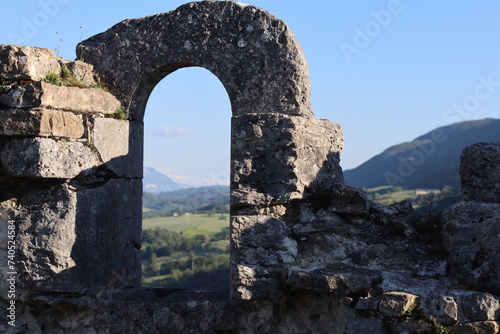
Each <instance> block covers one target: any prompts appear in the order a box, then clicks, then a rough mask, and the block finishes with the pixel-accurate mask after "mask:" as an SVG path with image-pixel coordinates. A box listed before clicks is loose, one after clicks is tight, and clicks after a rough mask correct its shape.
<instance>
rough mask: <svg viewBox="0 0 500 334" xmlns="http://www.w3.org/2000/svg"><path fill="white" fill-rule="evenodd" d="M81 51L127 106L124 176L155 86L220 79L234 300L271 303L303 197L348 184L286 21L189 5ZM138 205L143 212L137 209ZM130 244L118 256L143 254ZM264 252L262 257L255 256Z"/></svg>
mask: <svg viewBox="0 0 500 334" xmlns="http://www.w3.org/2000/svg"><path fill="white" fill-rule="evenodd" d="M77 54H78V56H79V58H80V59H84V60H85V62H88V63H90V64H92V65H93V66H94V69H95V71H96V72H97V73H98V75H99V76H100V77H101V78H102V79H103V80H104V82H105V83H106V84H107V85H108V87H109V89H110V92H111V93H113V94H114V95H115V96H116V97H117V98H118V99H119V100H120V101H121V103H122V105H123V106H125V107H126V108H127V109H128V112H129V114H128V120H129V122H128V123H127V124H128V125H127V126H128V129H129V130H128V131H129V133H128V142H126V140H125V141H124V142H126V143H124V144H123V145H128V146H127V147H126V148H124V149H122V150H121V151H122V152H126V154H124V155H121V156H117V157H116V158H114V159H113V160H112V161H109V162H106V166H107V168H109V169H112V170H113V175H116V176H119V177H121V178H125V179H136V180H137V179H140V178H141V177H142V158H143V146H142V145H143V139H144V136H143V132H144V129H143V116H144V110H145V106H146V103H147V100H148V97H149V95H150V93H151V91H152V90H153V88H154V87H155V85H156V84H157V83H158V82H159V81H160V80H162V79H163V78H164V77H165V76H167V75H168V74H170V73H172V72H173V71H176V70H177V69H180V68H183V67H190V66H199V67H203V68H205V69H207V70H209V71H210V72H211V73H213V74H214V75H215V76H216V77H217V78H218V79H219V80H220V81H221V82H222V84H223V85H224V87H225V89H226V91H227V93H228V96H229V100H230V103H231V109H232V119H231V180H230V183H231V203H230V204H231V230H232V232H231V233H232V234H231V295H232V297H233V298H237V299H256V298H257V299H258V298H269V296H270V294H272V292H273V289H276V288H279V287H281V286H282V285H283V284H286V282H285V281H283V279H284V277H286V275H287V274H286V273H287V272H288V270H289V268H290V267H291V266H293V265H294V264H296V262H297V259H296V256H297V244H296V242H295V241H294V240H293V239H291V238H290V236H291V235H292V234H291V232H290V227H291V226H292V225H293V221H294V220H295V218H293V212H295V213H297V207H298V205H297V203H298V202H299V201H300V200H301V199H303V198H304V197H305V196H307V193H311V192H314V191H316V190H315V189H316V188H318V187H319V188H325V187H329V186H332V185H333V184H335V183H338V182H343V176H342V170H341V168H340V166H339V160H340V151H341V150H342V147H343V135H342V131H341V129H340V126H339V125H338V124H334V123H331V122H330V121H327V120H316V119H313V112H312V108H311V104H310V82H309V76H308V71H307V64H306V61H305V57H304V54H303V52H302V49H301V47H300V46H299V44H298V42H297V41H296V39H295V37H294V35H293V33H292V32H291V30H290V29H289V28H288V27H287V25H286V24H285V23H284V22H283V21H281V20H279V19H277V18H276V17H274V16H272V15H271V14H270V13H268V12H266V11H264V10H262V9H259V8H257V7H254V6H251V5H244V4H241V3H238V2H234V1H203V2H193V3H188V4H186V5H183V6H181V7H179V8H178V9H176V10H173V11H171V12H168V13H164V14H158V15H153V16H148V17H145V18H139V19H129V20H125V21H122V22H120V23H118V24H116V25H115V26H113V27H112V28H110V29H109V30H108V31H106V32H104V33H101V34H98V35H96V36H94V37H91V38H89V39H88V40H85V41H83V42H82V43H80V44H79V45H78V47H77ZM94 131H95V129H94ZM101 206H102V207H103V210H106V206H105V204H101ZM132 211H133V212H135V213H136V216H135V217H140V212H141V208H140V207H137V208H134V209H133V210H132ZM134 219H136V218H134ZM131 226H135V227H137V226H141V222H140V221H134V222H133V223H131ZM134 231H135V232H133V233H137V231H136V230H134ZM139 233H140V231H139ZM138 238H140V235H135V237H134V240H138ZM127 247H129V248H130V250H129V251H126V252H123V254H125V253H127V254H133V253H134V252H136V250H135V249H131V246H127ZM263 247H264V248H265V249H266V251H265V252H264V253H259V252H257V251H256V250H257V249H259V250H261V249H263ZM256 252H257V253H256ZM137 256H138V255H137ZM268 259H273V260H272V261H268ZM113 261H115V260H113ZM131 266H132V267H134V268H131V270H130V271H131V272H134V273H139V272H140V268H138V267H135V266H136V264H131Z"/></svg>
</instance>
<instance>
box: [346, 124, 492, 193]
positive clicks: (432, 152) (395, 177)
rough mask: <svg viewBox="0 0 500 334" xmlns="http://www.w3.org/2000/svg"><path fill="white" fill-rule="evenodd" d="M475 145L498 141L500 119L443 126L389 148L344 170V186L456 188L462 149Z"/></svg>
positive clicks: (458, 180)
mask: <svg viewBox="0 0 500 334" xmlns="http://www.w3.org/2000/svg"><path fill="white" fill-rule="evenodd" d="M477 142H500V119H493V118H487V119H483V120H478V121H466V122H460V123H456V124H452V125H448V126H443V127H440V128H437V129H435V130H432V131H431V132H429V133H426V134H425V135H423V136H420V137H418V138H416V139H415V140H413V141H411V142H407V143H402V144H398V145H394V146H392V147H389V148H388V149H386V150H385V151H384V152H382V153H381V154H379V155H376V156H374V157H373V158H371V159H370V160H368V161H367V162H365V163H363V164H362V165H360V166H358V167H356V168H354V169H350V170H346V171H344V178H345V183H346V184H348V185H351V186H355V187H358V188H363V187H366V188H375V187H380V186H386V185H393V186H401V187H403V188H408V189H416V188H432V189H440V188H442V187H443V186H444V185H449V186H454V187H460V177H459V168H460V155H461V153H462V150H463V149H464V148H465V147H467V146H470V145H472V144H474V143H477Z"/></svg>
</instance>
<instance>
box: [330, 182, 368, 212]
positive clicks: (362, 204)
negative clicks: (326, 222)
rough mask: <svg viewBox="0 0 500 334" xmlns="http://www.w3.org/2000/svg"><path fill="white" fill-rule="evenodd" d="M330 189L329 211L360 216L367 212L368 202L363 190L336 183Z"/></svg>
mask: <svg viewBox="0 0 500 334" xmlns="http://www.w3.org/2000/svg"><path fill="white" fill-rule="evenodd" d="M330 191H331V193H330V194H328V196H329V199H330V202H329V205H328V210H329V211H332V212H335V213H338V214H351V215H360V216H364V215H366V214H368V211H369V210H370V202H369V200H368V197H367V196H366V192H364V191H363V190H361V189H358V188H354V187H351V186H348V185H345V184H340V183H337V184H335V185H334V186H333V187H332V188H331V190H330Z"/></svg>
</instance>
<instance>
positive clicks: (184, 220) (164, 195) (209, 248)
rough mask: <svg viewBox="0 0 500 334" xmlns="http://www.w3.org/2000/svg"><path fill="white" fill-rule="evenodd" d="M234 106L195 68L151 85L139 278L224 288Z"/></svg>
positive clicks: (168, 285)
mask: <svg viewBox="0 0 500 334" xmlns="http://www.w3.org/2000/svg"><path fill="white" fill-rule="evenodd" d="M230 122H231V106H230V102H229V98H228V95H227V93H226V90H225V89H224V86H223V85H222V83H221V82H220V81H219V79H218V78H217V77H215V76H214V75H213V74H212V73H211V72H209V71H207V70H205V69H203V68H200V67H189V68H183V69H180V70H178V71H176V72H174V73H171V74H169V75H168V76H167V77H165V78H164V79H163V80H162V81H161V82H160V83H159V84H158V85H157V86H156V87H155V89H154V90H153V92H152V94H151V96H150V98H149V100H148V104H147V107H146V112H145V116H144V180H143V191H144V194H143V225H142V228H143V231H142V249H141V260H142V276H143V277H142V285H143V286H147V287H162V288H188V289H203V290H225V289H228V288H229V239H230V234H229V169H230V168H229V156H230Z"/></svg>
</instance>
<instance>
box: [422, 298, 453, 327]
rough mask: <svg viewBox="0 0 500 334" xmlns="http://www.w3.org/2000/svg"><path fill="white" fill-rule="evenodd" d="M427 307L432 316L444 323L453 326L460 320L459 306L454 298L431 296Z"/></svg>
mask: <svg viewBox="0 0 500 334" xmlns="http://www.w3.org/2000/svg"><path fill="white" fill-rule="evenodd" d="M427 306H428V308H429V310H430V312H431V315H432V316H433V317H436V318H438V319H440V320H442V321H441V322H443V323H446V324H453V323H455V322H456V321H457V320H458V305H457V302H456V301H455V298H453V297H452V296H443V295H440V294H433V295H430V296H429V298H428V299H427Z"/></svg>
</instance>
